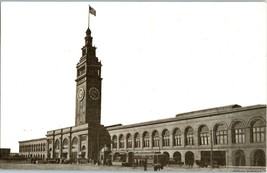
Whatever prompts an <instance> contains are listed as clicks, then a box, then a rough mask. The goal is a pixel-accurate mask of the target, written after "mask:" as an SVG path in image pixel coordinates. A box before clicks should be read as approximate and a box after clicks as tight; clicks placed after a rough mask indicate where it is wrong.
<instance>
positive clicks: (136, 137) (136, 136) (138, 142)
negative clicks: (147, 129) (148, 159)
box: [134, 133, 140, 148]
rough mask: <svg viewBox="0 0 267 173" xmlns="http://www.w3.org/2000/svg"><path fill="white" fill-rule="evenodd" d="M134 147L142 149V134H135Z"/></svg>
mask: <svg viewBox="0 0 267 173" xmlns="http://www.w3.org/2000/svg"><path fill="white" fill-rule="evenodd" d="M134 146H135V148H140V134H139V133H136V134H135V138H134Z"/></svg>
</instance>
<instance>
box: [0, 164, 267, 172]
mask: <svg viewBox="0 0 267 173" xmlns="http://www.w3.org/2000/svg"><path fill="white" fill-rule="evenodd" d="M0 169H1V172H2V171H3V170H10V169H15V170H83V171H134V172H135V171H136V172H140V171H144V168H143V167H135V168H133V167H122V166H120V165H113V166H110V167H108V166H103V165H100V166H97V165H92V164H31V163H21V162H12V163H11V162H6V161H0ZM147 171H154V169H153V167H152V166H148V167H147ZM162 171H163V172H174V171H179V172H195V171H203V172H248V171H249V172H265V171H266V169H264V168H262V167H252V168H249V167H239V168H237V167H231V168H225V167H224V168H213V169H211V168H198V167H187V166H182V167H179V166H165V167H164V169H163V170H161V172H162Z"/></svg>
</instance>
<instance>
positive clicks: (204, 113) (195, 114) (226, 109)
mask: <svg viewBox="0 0 267 173" xmlns="http://www.w3.org/2000/svg"><path fill="white" fill-rule="evenodd" d="M261 108H266V105H253V106H246V107H241V106H240V105H237V104H233V105H228V106H222V107H215V108H210V109H203V110H199V111H192V112H187V113H181V114H177V115H176V117H175V118H166V119H159V120H153V121H146V122H141V123H136V124H129V125H121V126H107V127H105V128H106V129H107V130H118V129H126V128H133V127H139V126H145V125H152V124H160V123H166V122H173V121H181V120H188V119H195V118H202V117H208V116H216V115H220V114H226V113H233V112H241V111H247V110H252V109H261Z"/></svg>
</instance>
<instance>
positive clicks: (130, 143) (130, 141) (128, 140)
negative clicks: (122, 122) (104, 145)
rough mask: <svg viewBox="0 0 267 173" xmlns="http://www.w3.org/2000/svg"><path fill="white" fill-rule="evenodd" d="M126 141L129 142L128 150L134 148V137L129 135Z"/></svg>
mask: <svg viewBox="0 0 267 173" xmlns="http://www.w3.org/2000/svg"><path fill="white" fill-rule="evenodd" d="M126 140H127V148H132V145H133V144H132V143H133V139H132V135H131V134H128V135H127V137H126Z"/></svg>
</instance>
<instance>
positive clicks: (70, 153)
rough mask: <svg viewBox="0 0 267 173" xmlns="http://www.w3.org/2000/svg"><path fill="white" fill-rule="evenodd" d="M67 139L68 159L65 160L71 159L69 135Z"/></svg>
mask: <svg viewBox="0 0 267 173" xmlns="http://www.w3.org/2000/svg"><path fill="white" fill-rule="evenodd" d="M68 139H69V140H68V143H69V144H68V157H67V158H68V159H70V158H71V156H70V155H71V135H70V136H68Z"/></svg>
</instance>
